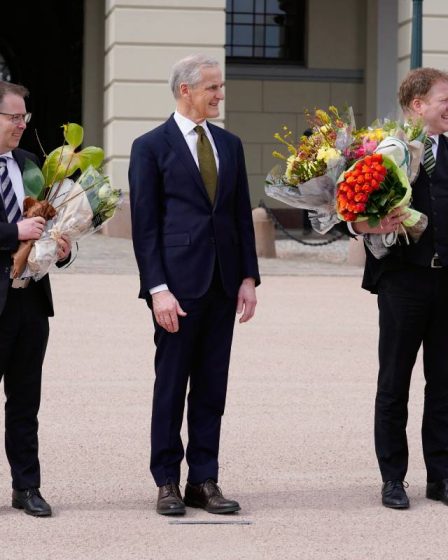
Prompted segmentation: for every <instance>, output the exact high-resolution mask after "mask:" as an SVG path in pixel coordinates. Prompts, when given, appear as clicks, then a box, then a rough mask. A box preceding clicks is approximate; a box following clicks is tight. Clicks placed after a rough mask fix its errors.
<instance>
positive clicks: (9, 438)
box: [0, 281, 49, 490]
mask: <svg viewBox="0 0 448 560" xmlns="http://www.w3.org/2000/svg"><path fill="white" fill-rule="evenodd" d="M48 334H49V325H48V316H47V310H46V304H45V297H44V294H43V292H42V290H41V289H40V286H38V285H37V284H36V283H35V282H33V281H32V282H31V283H30V285H29V286H28V287H27V288H25V289H22V288H17V289H14V288H9V290H8V296H7V300H6V305H5V308H4V310H3V312H2V314H1V315H0V380H1V378H3V382H4V391H5V395H6V404H5V447H6V456H7V458H8V461H9V464H10V467H11V474H12V486H13V488H14V489H16V490H23V489H26V488H39V486H40V465H39V458H38V436H37V431H38V420H37V414H38V411H39V405H40V394H41V378H42V364H43V360H44V356H45V351H46V347H47V342H48Z"/></svg>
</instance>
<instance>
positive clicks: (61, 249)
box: [58, 234, 72, 261]
mask: <svg viewBox="0 0 448 560" xmlns="http://www.w3.org/2000/svg"><path fill="white" fill-rule="evenodd" d="M71 250H72V244H71V241H70V239H69V238H68V237H67V236H66V235H64V234H62V235H61V237H60V238H59V239H58V261H65V259H66V258H67V257H68V256H69V255H70V251H71Z"/></svg>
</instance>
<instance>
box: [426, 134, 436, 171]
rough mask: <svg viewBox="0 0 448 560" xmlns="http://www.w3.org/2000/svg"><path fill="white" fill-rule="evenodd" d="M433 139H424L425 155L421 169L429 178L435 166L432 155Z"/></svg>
mask: <svg viewBox="0 0 448 560" xmlns="http://www.w3.org/2000/svg"><path fill="white" fill-rule="evenodd" d="M433 142H434V140H433V138H430V137H429V136H427V137H426V139H425V155H424V157H423V167H424V168H425V171H426V173H427V174H428V175H429V176H430V177H431V175H432V173H433V171H434V168H435V166H436V160H435V158H434V153H433V151H432V145H433Z"/></svg>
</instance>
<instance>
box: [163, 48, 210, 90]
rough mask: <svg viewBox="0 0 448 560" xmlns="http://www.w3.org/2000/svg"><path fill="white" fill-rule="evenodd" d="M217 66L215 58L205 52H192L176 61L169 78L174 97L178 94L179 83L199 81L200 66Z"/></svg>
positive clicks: (190, 84) (193, 84)
mask: <svg viewBox="0 0 448 560" xmlns="http://www.w3.org/2000/svg"><path fill="white" fill-rule="evenodd" d="M213 66H219V62H218V61H217V60H216V58H212V57H210V56H207V55H205V54H193V55H190V56H187V57H186V58H183V59H182V60H179V61H178V62H176V64H175V65H174V66H173V68H172V70H171V76H170V80H169V84H170V88H171V91H172V92H173V95H174V97H175V98H176V99H178V98H179V96H180V91H179V88H180V84H182V83H185V84H188V85H189V86H195V85H197V84H198V83H199V82H200V81H201V68H202V67H206V68H210V67H213Z"/></svg>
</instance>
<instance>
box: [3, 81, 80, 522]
mask: <svg viewBox="0 0 448 560" xmlns="http://www.w3.org/2000/svg"><path fill="white" fill-rule="evenodd" d="M27 94H28V91H27V90H26V88H24V87H22V86H18V85H15V84H11V83H7V82H0V194H1V196H0V380H1V379H2V378H3V382H4V389H5V395H6V405H5V446H6V455H7V457H8V461H9V464H10V467H11V474H12V487H13V493H12V505H13V507H15V508H17V509H24V510H25V512H26V513H28V514H30V515H34V516H37V517H48V516H50V515H51V508H50V506H49V505H48V503H47V502H46V501H45V500H44V499H43V498H42V496H41V494H40V491H39V487H40V467H39V458H38V437H37V430H38V420H37V414H38V411H39V404H40V393H41V377H42V363H43V359H44V355H45V349H46V346H47V340H48V332H49V327H48V317H49V316H52V315H53V303H52V298H51V289H50V282H49V279H48V276H44V278H42V280H40V281H39V282H34V281H33V280H31V281H30V279H28V278H25V279H17V280H12V279H11V263H12V260H11V255H12V253H14V252H15V250H16V249H17V248H18V246H19V242H20V241H26V240H29V239H33V240H35V239H39V238H40V236H41V234H42V232H43V229H44V225H45V220H44V219H43V218H39V217H37V218H25V219H22V209H23V198H24V188H23V182H22V172H23V168H24V165H25V160H26V159H27V158H29V159H31V160H33V161H35V162H36V163H38V161H37V158H36V156H34V155H33V154H31V153H29V152H26V151H25V150H21V149H19V148H18V145H19V142H20V138H21V136H22V134H23V131H24V130H25V128H26V123H27V122H29V119H30V118H31V114H30V113H27V112H26V108H25V101H24V98H25V96H26V95H27ZM69 252H70V248H69V245H68V243H67V242H66V240H61V241H60V244H59V253H58V255H59V258H60V259H61V261H64V262H65V259H67V257H68V255H69Z"/></svg>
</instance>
